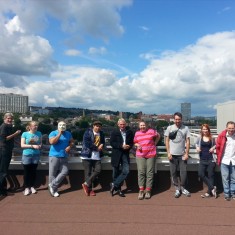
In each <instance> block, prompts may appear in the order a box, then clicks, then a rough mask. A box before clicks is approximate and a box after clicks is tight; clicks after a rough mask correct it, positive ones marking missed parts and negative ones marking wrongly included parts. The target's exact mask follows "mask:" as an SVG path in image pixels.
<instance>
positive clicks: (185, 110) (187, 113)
mask: <svg viewBox="0 0 235 235" xmlns="http://www.w3.org/2000/svg"><path fill="white" fill-rule="evenodd" d="M181 113H182V115H183V121H189V120H190V119H191V103H181Z"/></svg>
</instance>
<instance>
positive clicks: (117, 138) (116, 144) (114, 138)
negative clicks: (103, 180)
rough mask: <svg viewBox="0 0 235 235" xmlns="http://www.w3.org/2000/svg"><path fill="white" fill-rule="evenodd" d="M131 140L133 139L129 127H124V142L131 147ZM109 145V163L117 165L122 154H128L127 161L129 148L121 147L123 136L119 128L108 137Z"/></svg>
mask: <svg viewBox="0 0 235 235" xmlns="http://www.w3.org/2000/svg"><path fill="white" fill-rule="evenodd" d="M133 140H134V134H133V132H132V131H131V130H130V129H128V128H127V129H126V144H127V145H130V146H131V147H132V146H133ZM110 145H111V146H112V148H113V149H112V154H111V164H112V166H113V167H118V166H119V164H120V160H121V156H122V155H123V154H127V155H128V161H129V160H130V159H129V152H130V149H128V150H124V149H123V148H122V146H123V138H122V134H121V132H120V130H119V129H117V130H115V131H113V132H112V133H111V137H110Z"/></svg>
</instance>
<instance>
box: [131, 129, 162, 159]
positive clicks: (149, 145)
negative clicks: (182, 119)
mask: <svg viewBox="0 0 235 235" xmlns="http://www.w3.org/2000/svg"><path fill="white" fill-rule="evenodd" d="M158 135H159V134H158V133H157V132H156V131H155V130H153V129H148V130H146V131H137V132H136V133H135V137H134V143H135V144H139V145H140V146H141V149H137V150H136V157H144V158H153V157H155V156H156V153H157V152H156V145H155V139H156V137H157V136H158Z"/></svg>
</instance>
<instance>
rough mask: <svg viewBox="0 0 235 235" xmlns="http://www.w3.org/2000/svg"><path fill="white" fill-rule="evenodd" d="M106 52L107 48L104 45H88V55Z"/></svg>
mask: <svg viewBox="0 0 235 235" xmlns="http://www.w3.org/2000/svg"><path fill="white" fill-rule="evenodd" d="M106 53H107V49H106V48H105V47H100V48H95V47H90V48H89V50H88V54H90V55H104V54H106Z"/></svg>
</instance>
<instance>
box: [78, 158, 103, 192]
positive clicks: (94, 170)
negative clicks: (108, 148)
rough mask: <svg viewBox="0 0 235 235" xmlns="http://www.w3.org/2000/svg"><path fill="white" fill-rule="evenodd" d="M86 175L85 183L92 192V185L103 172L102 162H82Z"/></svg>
mask: <svg viewBox="0 0 235 235" xmlns="http://www.w3.org/2000/svg"><path fill="white" fill-rule="evenodd" d="M82 163H83V167H84V174H85V182H86V183H87V185H88V188H89V189H90V190H92V183H93V181H94V180H95V179H96V177H97V176H98V175H99V174H100V172H101V161H100V160H85V159H83V160H82Z"/></svg>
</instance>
